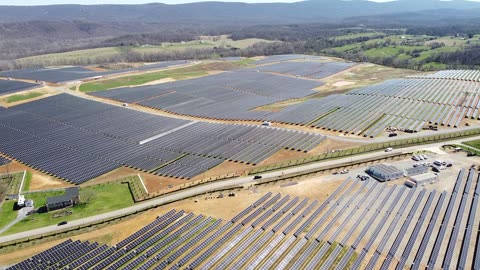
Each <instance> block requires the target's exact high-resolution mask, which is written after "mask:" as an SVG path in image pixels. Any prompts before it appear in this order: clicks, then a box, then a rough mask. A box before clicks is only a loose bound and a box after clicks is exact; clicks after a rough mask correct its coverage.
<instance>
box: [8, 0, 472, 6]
mask: <svg viewBox="0 0 480 270" xmlns="http://www.w3.org/2000/svg"><path fill="white" fill-rule="evenodd" d="M304 1H309V0H261V1H254V0H223V1H215V0H213V1H208V0H207V1H205V0H163V1H152V0H106V1H96V0H83V1H81V0H53V1H52V0H17V1H15V3H13V4H12V2H11V1H8V0H0V6H51V5H87V6H89V5H142V4H154V3H158V4H167V5H179V4H190V3H200V2H236V3H247V4H263V3H298V2H304ZM339 1H342V0H339ZM367 1H370V2H377V3H386V2H394V1H400V0H367ZM439 1H443V0H439ZM466 1H475V2H478V1H480V0H466Z"/></svg>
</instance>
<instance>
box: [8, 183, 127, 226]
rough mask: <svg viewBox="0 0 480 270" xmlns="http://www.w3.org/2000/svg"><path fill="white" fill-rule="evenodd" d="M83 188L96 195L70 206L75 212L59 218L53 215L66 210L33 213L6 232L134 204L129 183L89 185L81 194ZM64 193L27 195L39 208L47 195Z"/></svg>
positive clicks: (74, 218)
mask: <svg viewBox="0 0 480 270" xmlns="http://www.w3.org/2000/svg"><path fill="white" fill-rule="evenodd" d="M83 190H88V191H92V192H94V194H95V196H94V198H93V199H92V200H91V201H90V202H88V203H86V204H78V205H76V206H75V207H73V208H68V210H71V211H72V212H73V214H71V215H69V216H64V217H57V218H54V217H53V215H54V213H56V212H60V211H64V210H56V211H53V212H49V213H39V214H33V215H31V216H28V217H27V218H25V219H24V220H22V221H20V222H19V223H17V224H16V225H15V226H14V227H12V228H10V229H9V230H7V231H6V232H5V233H4V234H12V233H19V232H22V231H27V230H32V229H36V228H40V227H44V226H49V225H55V224H58V223H59V222H61V221H72V220H76V219H80V218H85V217H89V216H93V215H98V214H102V213H106V212H110V211H114V210H118V209H122V208H125V207H129V206H132V205H133V204H134V202H133V198H132V195H131V193H130V189H129V188H128V185H125V184H120V183H111V184H109V183H107V184H99V185H95V186H89V187H85V188H81V191H80V194H82V191H83ZM63 193H64V192H63V191H53V192H39V193H31V194H27V195H26V196H25V197H26V198H27V199H32V200H33V201H34V203H35V207H36V208H38V207H41V206H43V205H45V203H46V200H47V197H51V196H57V195H61V194H63ZM6 212H7V213H6V215H11V213H8V211H6ZM11 212H13V211H11ZM15 215H16V213H15Z"/></svg>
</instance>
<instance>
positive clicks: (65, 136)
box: [0, 94, 325, 184]
mask: <svg viewBox="0 0 480 270" xmlns="http://www.w3.org/2000/svg"><path fill="white" fill-rule="evenodd" d="M0 111H1V114H0V133H1V134H2V142H1V143H0V152H2V153H4V154H6V155H8V156H10V157H12V158H13V159H16V160H18V161H21V162H23V163H25V164H27V165H29V166H31V167H33V168H35V169H38V170H40V171H43V172H47V173H48V174H51V175H54V176H56V177H58V178H61V179H65V180H68V181H70V182H73V183H75V184H80V183H83V182H85V181H88V180H90V179H92V178H96V177H98V176H101V175H103V174H105V173H107V172H109V171H112V170H114V169H116V168H119V167H121V166H127V167H131V168H135V169H138V170H141V171H146V172H151V173H153V174H157V175H163V176H169V177H175V178H183V179H190V178H193V177H195V176H196V175H199V174H201V173H203V172H205V171H207V170H209V169H211V168H213V167H215V166H216V165H219V164H220V163H222V162H225V161H231V162H241V163H246V164H251V165H256V164H259V163H260V162H262V161H263V160H265V159H267V158H268V157H270V156H271V155H273V154H275V153H276V152H278V151H280V150H281V149H290V150H291V151H303V152H308V151H310V150H312V149H313V148H314V147H316V146H317V145H319V144H320V143H321V142H322V141H323V140H324V139H325V137H324V136H322V135H319V134H314V133H308V132H302V131H294V130H288V129H282V128H273V127H263V126H256V125H239V124H236V125H229V124H216V123H208V122H198V121H190V120H182V119H177V118H170V117H164V116H158V115H153V114H149V113H144V112H139V111H136V110H133V109H129V108H124V107H119V106H113V105H108V104H104V103H100V102H96V101H91V100H86V99H82V98H78V97H74V96H71V95H67V94H60V95H57V96H53V97H49V98H45V99H42V100H38V101H34V102H30V103H27V104H23V105H19V106H15V107H12V108H9V109H5V108H0Z"/></svg>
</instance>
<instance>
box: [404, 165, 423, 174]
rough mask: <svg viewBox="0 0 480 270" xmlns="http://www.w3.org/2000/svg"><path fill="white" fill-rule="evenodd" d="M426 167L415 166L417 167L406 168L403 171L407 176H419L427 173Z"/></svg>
mask: <svg viewBox="0 0 480 270" xmlns="http://www.w3.org/2000/svg"><path fill="white" fill-rule="evenodd" d="M428 168H429V167H428V166H423V165H422V166H417V167H412V168H408V169H406V170H405V172H406V175H407V176H414V175H419V174H422V173H427V172H428Z"/></svg>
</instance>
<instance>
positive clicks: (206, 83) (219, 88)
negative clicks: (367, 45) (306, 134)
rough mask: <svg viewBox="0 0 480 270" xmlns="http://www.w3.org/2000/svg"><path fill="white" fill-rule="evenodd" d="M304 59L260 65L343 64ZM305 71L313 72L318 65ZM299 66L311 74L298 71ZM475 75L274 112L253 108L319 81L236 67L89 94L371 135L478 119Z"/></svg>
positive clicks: (304, 92) (400, 84) (307, 90)
mask: <svg viewBox="0 0 480 270" xmlns="http://www.w3.org/2000/svg"><path fill="white" fill-rule="evenodd" d="M307 63H309V62H281V63H278V64H274V65H266V66H262V67H260V68H262V69H261V70H273V69H271V68H274V67H276V66H281V67H284V68H286V69H285V70H286V71H285V72H287V73H288V72H289V71H287V69H288V68H289V67H290V66H291V65H293V66H297V65H307V67H308V66H309V65H316V66H319V67H322V66H325V65H330V66H329V67H328V68H326V70H327V71H325V72H329V74H333V73H335V72H339V71H340V70H342V69H344V68H345V67H346V66H348V64H342V63H330V64H324V63H316V62H310V63H311V64H307ZM338 68H340V69H338ZM297 70H298V69H297ZM305 70H310V71H313V72H315V70H316V69H311V68H306V69H305ZM297 73H299V74H302V75H301V76H311V74H310V75H309V74H306V73H302V71H301V70H300V71H298V72H297ZM320 73H321V74H323V73H324V71H322V72H320ZM478 74H479V73H478V72H476V71H442V72H439V73H437V74H433V75H426V76H417V77H410V78H404V79H394V80H389V81H386V82H383V83H380V84H377V85H373V86H367V87H364V88H359V89H355V90H352V91H350V92H348V93H346V94H332V95H328V96H326V97H324V98H310V99H308V100H306V101H304V102H301V103H298V102H297V104H295V105H291V106H287V107H285V108H283V109H282V110H280V111H277V112H271V111H266V110H258V109H257V108H259V107H262V106H265V105H268V104H274V103H278V102H281V101H286V100H295V99H299V98H305V97H308V96H310V95H312V94H314V93H315V91H313V90H312V89H314V88H316V87H319V86H321V85H322V84H323V83H321V82H319V81H312V80H307V79H306V78H297V77H287V76H283V75H278V74H271V73H267V72H251V71H239V72H230V73H225V74H218V75H215V76H209V77H205V78H200V79H194V80H188V81H182V82H175V83H167V84H163V85H157V86H146V87H137V88H122V89H114V90H109V91H103V92H97V93H94V94H93V95H95V96H97V97H102V98H107V99H113V100H118V101H122V102H127V103H134V104H138V105H141V106H146V107H150V108H154V109H160V110H163V111H167V112H170V113H174V114H179V115H189V116H198V117H203V118H209V119H224V120H251V121H271V122H277V123H282V124H289V125H302V126H306V127H311V128H318V129H323V130H326V131H333V132H340V133H345V134H352V135H358V136H364V137H370V138H373V137H378V136H380V135H382V134H384V131H385V129H386V128H387V127H389V128H392V127H393V128H396V129H399V130H405V131H408V132H418V131H421V130H422V129H423V128H424V127H425V126H426V125H428V124H434V125H441V126H446V127H453V128H457V127H461V126H465V125H466V123H465V121H466V120H468V119H469V120H478V119H480V110H479V109H480V92H479V91H480V84H479V83H478V81H476V80H478ZM322 76H323V75H322ZM291 89H295V91H293V92H292V91H291Z"/></svg>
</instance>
